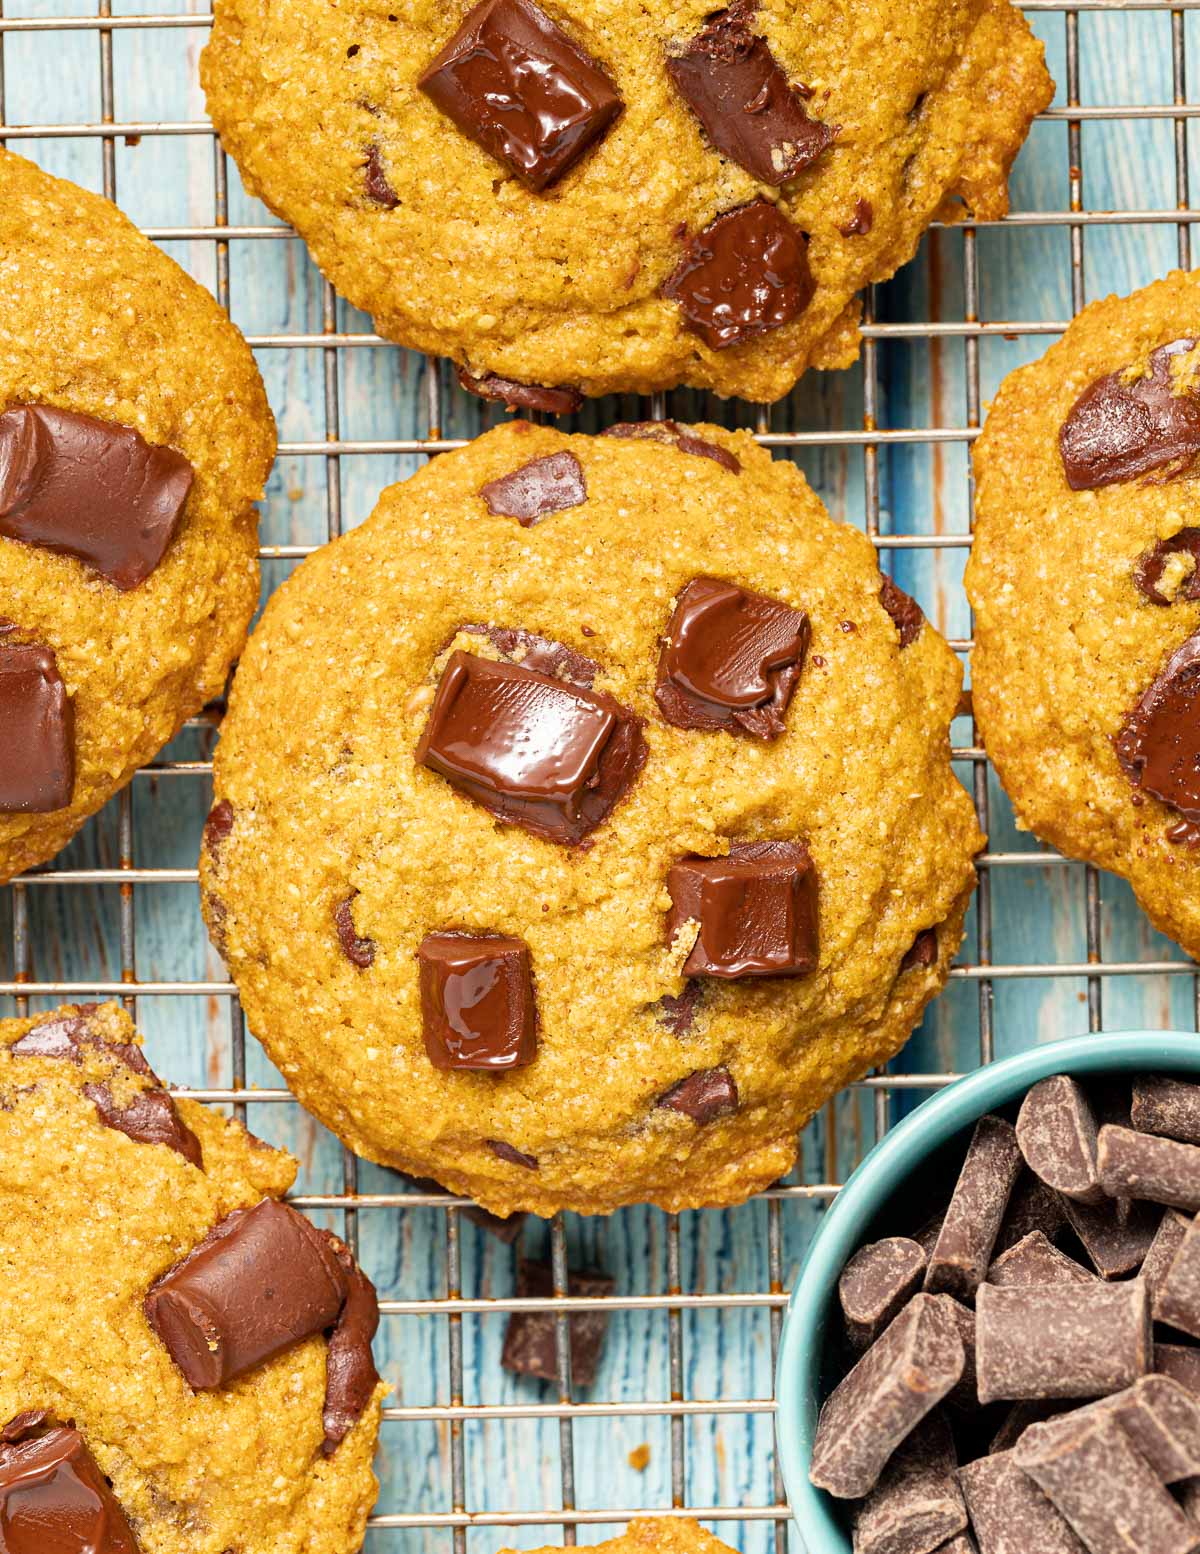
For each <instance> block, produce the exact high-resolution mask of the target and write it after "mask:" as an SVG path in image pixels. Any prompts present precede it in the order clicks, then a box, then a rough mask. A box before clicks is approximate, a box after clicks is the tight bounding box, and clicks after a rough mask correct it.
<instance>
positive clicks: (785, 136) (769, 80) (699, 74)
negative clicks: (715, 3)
mask: <svg viewBox="0 0 1200 1554" xmlns="http://www.w3.org/2000/svg"><path fill="white" fill-rule="evenodd" d="M667 74H668V75H669V76H670V77H671V80H672V81H673V82H674V83H675V87H676V89H677V90H678V92H679V94H680V96H681V97H683V98H684V100H685V101H686V102H687V104H688V106H689V107H690V108H691V110H692V112H693V113H694V114H695V115H696V117H697V118H698V119H699V120H700V122H701V124H702V125H703V126H704V129H705V131H706V133H707V135H708V138H709V140H711V141H712V143H713V145H714V146H715V147H716V149H717V150H718V151H720V152H721V153H722V155H723V156H727V157H728V158H729V159H730V161H731V162H736V163H737V165H738V166H739V167H741V168H744V169H745V170H746V172H748V173H749V174H750V176H751V177H752V178H756V179H757V180H758V181H759V183H765V184H774V185H776V186H778V185H779V184H783V183H786V182H787V180H788V179H789V178H794V177H795V176H796V174H797V173H799V172H802V171H803V170H804V168H806V167H808V166H810V165H811V164H812V163H813V162H815V161H816V159H817V158H818V157H819V156H820V155H821V153H822V151H824V150H825V149H826V147H827V146H829V145H831V144H832V142H833V140H834V137H835V136H836V134H837V130H836V129H835V128H833V127H831V126H830V125H828V124H822V123H820V122H819V121H818V120H816V119H810V118H809V116H808V114H807V113H806V112H805V110H804V96H803V94H802V93H801V92H800V91H798V90H797V89H796V88H795V87H794V86H792V85H790V83H789V82H788V78H787V76H786V75H785V73H784V71H783V70H782V68H781V67H780V65H779V63H778V61H777V60H776V59H775V56H774V55H773V54H772V53H771V50H770V47H769V45H768V43H767V40H766V39H765V38H762V37H758V36H756V35H755V33H753V32H752V31H751V29H750V27H749V26H748V24H747V20H746V17H745V15H744V14H743V13H742V12H741V11H740V10H739V9H738V8H737V7H733V8H731V9H730V10H727V11H718V12H717V14H716V15H715V16H713V17H711V18H710V20H709V21H708V23H707V25H706V26H705V27H704V28H703V29H702V30H701V31H700V32H698V33H697V34H696V36H695V37H694V38H692V39H691V41H690V42H689V43H687V44H686V45H685V46H684V48H683V50H682V51H681V52H680V53H679V54H676V55H674V56H672V57H670V58H668V60H667Z"/></svg>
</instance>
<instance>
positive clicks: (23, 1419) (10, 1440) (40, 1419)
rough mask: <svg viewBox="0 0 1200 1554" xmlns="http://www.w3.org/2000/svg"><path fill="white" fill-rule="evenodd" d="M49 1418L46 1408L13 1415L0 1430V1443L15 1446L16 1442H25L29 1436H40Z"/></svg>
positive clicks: (29, 1409) (48, 1411)
mask: <svg viewBox="0 0 1200 1554" xmlns="http://www.w3.org/2000/svg"><path fill="white" fill-rule="evenodd" d="M49 1418H50V1410H49V1409H48V1408H27V1409H25V1410H24V1412H23V1413H20V1414H14V1415H13V1416H12V1418H11V1419H10V1420H9V1421H8V1423H7V1424H6V1425H5V1426H4V1428H3V1430H0V1441H3V1442H4V1444H5V1445H6V1446H15V1445H16V1444H17V1442H18V1441H27V1440H29V1439H30V1437H31V1436H34V1435H41V1434H42V1433H43V1431H44V1429H45V1427H46V1424H47V1422H48V1421H49Z"/></svg>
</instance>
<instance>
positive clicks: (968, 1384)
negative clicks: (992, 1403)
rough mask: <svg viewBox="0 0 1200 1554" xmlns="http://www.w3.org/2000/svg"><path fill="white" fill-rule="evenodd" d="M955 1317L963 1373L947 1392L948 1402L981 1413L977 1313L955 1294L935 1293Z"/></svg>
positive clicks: (971, 1412)
mask: <svg viewBox="0 0 1200 1554" xmlns="http://www.w3.org/2000/svg"><path fill="white" fill-rule="evenodd" d="M933 1298H934V1300H940V1301H941V1302H942V1304H943V1305H944V1306H945V1308H946V1310H947V1311H948V1312H949V1313H950V1315H951V1316H952V1317H953V1319H954V1325H955V1326H956V1327H957V1328H958V1336H959V1338H960V1339H961V1340H962V1346H963V1371H962V1375H961V1376H960V1377H959V1378H958V1380H957V1381H956V1382H955V1383H954V1386H953V1387H951V1389H950V1391H949V1392H948V1393H947V1394H946V1402H947V1403H950V1404H952V1405H953V1406H954V1407H955V1408H959V1409H966V1410H967V1411H968V1413H970V1414H971V1415H973V1416H974V1415H977V1414H978V1413H979V1388H978V1385H977V1384H976V1379H975V1349H976V1343H975V1313H974V1311H972V1310H971V1308H970V1306H964V1305H963V1303H962V1301H961V1300H955V1298H954V1296H953V1295H935V1296H934V1297H933Z"/></svg>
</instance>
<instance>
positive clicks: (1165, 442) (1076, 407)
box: [1058, 340, 1200, 491]
mask: <svg viewBox="0 0 1200 1554" xmlns="http://www.w3.org/2000/svg"><path fill="white" fill-rule="evenodd" d="M1195 344H1196V342H1195V341H1194V340H1172V341H1171V342H1170V344H1169V345H1160V346H1159V347H1158V349H1157V350H1156V351H1152V352H1151V353H1150V357H1149V360H1148V361H1147V363H1146V367H1145V370H1144V371H1143V372H1139V373H1137V374H1136V375H1134V374H1132V373H1131V371H1130V369H1129V368H1124V369H1122V370H1121V371H1119V372H1111V373H1109V374H1108V375H1107V376H1106V377H1103V378H1097V379H1096V381H1095V382H1094V383H1092V384H1090V385H1089V386H1088V387H1087V388H1086V389H1084V391H1083V393H1082V394H1080V396H1079V398H1078V399H1077V400H1076V401H1075V403H1074V404H1073V405H1072V406H1071V409H1070V412H1069V413H1068V415H1067V419H1066V420H1065V421H1064V422H1063V424H1062V428H1061V430H1060V431H1059V434H1058V445H1059V450H1060V452H1061V453H1062V461H1063V472H1064V474H1065V475H1066V477H1067V484H1068V485H1069V486H1070V487H1071V489H1072V490H1073V491H1091V490H1095V489H1096V488H1097V487H1099V486H1111V485H1113V484H1115V483H1116V482H1117V481H1122V480H1133V479H1135V478H1136V477H1137V476H1138V475H1144V474H1145V473H1146V472H1147V471H1148V470H1152V469H1160V468H1162V466H1163V465H1166V464H1182V463H1185V462H1186V461H1188V460H1190V459H1191V458H1193V457H1194V455H1195V454H1196V453H1197V452H1200V399H1198V398H1197V397H1196V395H1195V394H1193V393H1192V392H1191V391H1190V390H1189V391H1188V392H1186V393H1182V394H1179V393H1175V392H1174V374H1173V373H1172V371H1171V366H1172V363H1173V361H1174V359H1175V357H1177V356H1179V355H1181V354H1183V353H1184V352H1186V351H1190V350H1192V349H1193V347H1194V346H1195Z"/></svg>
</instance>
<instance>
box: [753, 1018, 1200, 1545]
mask: <svg viewBox="0 0 1200 1554" xmlns="http://www.w3.org/2000/svg"><path fill="white" fill-rule="evenodd" d="M1106 1070H1111V1071H1113V1072H1116V1073H1131V1072H1137V1071H1144V1072H1147V1073H1154V1072H1163V1071H1166V1072H1178V1071H1181V1070H1189V1071H1195V1072H1200V1033H1197V1032H1195V1031H1175V1030H1165V1031H1163V1030H1159V1031H1145V1030H1135V1031H1120V1032H1107V1031H1106V1032H1103V1033H1101V1032H1093V1033H1091V1034H1088V1035H1085V1036H1072V1037H1068V1038H1066V1039H1064V1040H1061V1041H1053V1042H1047V1043H1045V1044H1044V1045H1041V1046H1037V1047H1031V1048H1030V1049H1029V1050H1028V1051H1025V1052H1018V1053H1015V1054H1014V1055H1013V1056H1011V1057H1007V1058H1000V1059H998V1060H997V1061H995V1062H993V1063H988V1064H985V1065H984V1066H983V1067H982V1068H977V1069H975V1070H974V1071H973V1072H971V1073H969V1074H966V1075H964V1076H963V1077H962V1078H961V1079H957V1080H955V1081H954V1082H953V1083H952V1084H949V1085H947V1086H945V1087H944V1088H943V1089H941V1090H939V1091H938V1092H937V1094H935V1095H931V1096H929V1097H928V1098H927V1099H926V1100H924V1101H922V1102H921V1104H920V1105H919V1106H918V1107H916V1108H915V1110H913V1111H912V1112H910V1113H909V1115H908V1116H907V1117H905V1118H904V1119H903V1120H902V1121H901V1122H899V1123H897V1124H896V1126H895V1127H894V1128H892V1129H890V1130H889V1131H888V1133H887V1134H886V1135H885V1136H884V1137H883V1138H882V1139H881V1140H880V1141H879V1143H878V1144H876V1145H874V1146H873V1147H872V1148H871V1149H870V1150H869V1151H868V1152H867V1154H866V1156H865V1157H864V1159H863V1161H862V1163H861V1164H860V1165H859V1166H858V1167H857V1168H856V1169H855V1170H854V1172H853V1173H852V1174H851V1176H850V1177H849V1178H848V1180H847V1182H846V1184H845V1186H844V1187H843V1188H842V1189H841V1191H840V1192H839V1193H838V1194H837V1196H836V1198H835V1199H834V1200H833V1204H832V1206H831V1207H830V1208H829V1210H828V1211H827V1212H826V1213H825V1215H824V1216H823V1217H822V1219H821V1221H820V1223H819V1225H818V1227H817V1230H816V1233H815V1234H814V1236H813V1239H812V1242H811V1243H810V1245H809V1248H808V1252H807V1254H806V1256H805V1259H804V1263H803V1265H802V1267H801V1269H800V1276H799V1278H798V1279H797V1280H796V1284H795V1287H794V1288H793V1290H792V1293H791V1297H790V1299H789V1300H788V1304H787V1309H786V1312H785V1314H784V1321H783V1330H782V1332H781V1334H780V1342H779V1356H778V1360H777V1363H776V1371H775V1397H776V1412H775V1436H776V1450H777V1452H778V1455H779V1464H780V1470H781V1472H782V1475H783V1481H784V1486H785V1488H786V1490H787V1497H788V1504H789V1506H790V1508H791V1514H792V1517H793V1519H794V1521H795V1523H796V1527H797V1529H798V1531H799V1533H800V1539H801V1544H802V1546H803V1548H804V1549H805V1550H806V1554H851V1548H850V1543H849V1540H848V1539H847V1537H846V1535H845V1533H844V1531H843V1529H842V1527H841V1526H840V1525H839V1523H838V1521H837V1519H836V1518H835V1516H834V1515H833V1514H832V1507H833V1506H834V1505H835V1504H837V1502H836V1501H834V1500H833V1499H832V1498H831V1497H830V1496H829V1495H828V1494H826V1492H825V1491H824V1490H820V1489H817V1488H816V1486H815V1485H813V1484H811V1483H810V1482H809V1478H808V1468H809V1463H810V1461H811V1456H812V1440H813V1432H814V1430H815V1428H816V1419H817V1388H818V1384H819V1379H820V1368H821V1367H820V1361H821V1355H822V1352H823V1342H824V1328H825V1318H826V1314H827V1312H828V1309H829V1305H830V1302H831V1301H832V1299H833V1298H834V1295H835V1292H836V1288H837V1281H838V1278H839V1276H840V1274H841V1271H842V1269H843V1267H844V1266H845V1264H846V1262H847V1260H848V1258H849V1257H850V1256H851V1254H852V1253H853V1252H855V1251H857V1249H858V1247H859V1245H860V1244H861V1237H862V1235H863V1233H864V1231H865V1229H866V1227H867V1226H868V1225H869V1224H870V1223H871V1221H872V1220H873V1219H874V1218H875V1216H876V1215H877V1214H878V1213H879V1212H880V1211H881V1210H882V1208H883V1206H884V1204H885V1202H886V1200H887V1198H888V1197H890V1196H891V1194H892V1193H893V1192H894V1191H895V1190H896V1189H897V1187H898V1186H899V1185H901V1184H902V1183H903V1181H904V1180H905V1179H906V1178H907V1177H908V1176H909V1175H910V1174H911V1173H912V1172H913V1171H915V1170H916V1169H917V1168H918V1167H919V1166H920V1164H921V1163H922V1161H923V1160H924V1159H925V1158H926V1157H927V1156H928V1155H929V1154H931V1153H932V1152H933V1151H934V1150H936V1149H938V1148H940V1147H941V1146H942V1145H943V1144H945V1143H947V1142H948V1141H949V1140H950V1139H951V1138H952V1137H953V1136H954V1135H955V1134H956V1133H959V1132H961V1131H962V1130H963V1129H964V1128H966V1127H969V1126H970V1125H971V1124H972V1123H973V1122H976V1121H977V1120H978V1119H979V1118H980V1117H981V1116H983V1114H984V1113H985V1112H988V1111H991V1110H992V1109H993V1108H995V1107H999V1106H1004V1105H1007V1104H1008V1103H1009V1102H1011V1101H1012V1100H1014V1099H1015V1098H1016V1096H1017V1095H1019V1094H1020V1093H1021V1092H1022V1091H1024V1090H1028V1089H1029V1088H1030V1087H1031V1086H1032V1085H1034V1084H1036V1083H1037V1081H1038V1080H1039V1079H1046V1078H1048V1077H1049V1076H1050V1075H1051V1074H1061V1073H1073V1074H1097V1073H1103V1072H1105V1071H1106Z"/></svg>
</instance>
